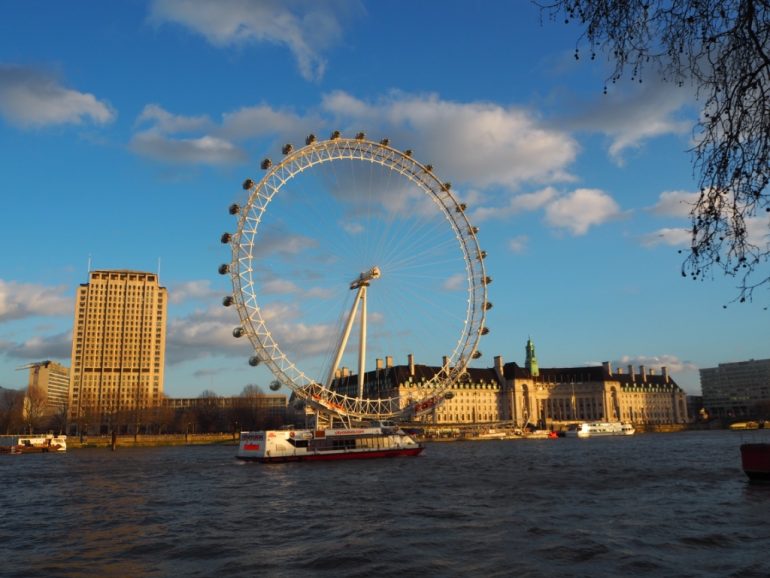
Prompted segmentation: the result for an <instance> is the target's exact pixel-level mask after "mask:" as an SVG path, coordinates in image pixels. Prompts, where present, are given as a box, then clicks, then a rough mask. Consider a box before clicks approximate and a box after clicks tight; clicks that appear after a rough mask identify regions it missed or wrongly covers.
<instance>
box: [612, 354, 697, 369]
mask: <svg viewBox="0 0 770 578" xmlns="http://www.w3.org/2000/svg"><path fill="white" fill-rule="evenodd" d="M612 363H613V365H614V366H615V367H618V368H622V369H623V370H624V371H625V370H626V366H627V365H632V366H634V371H637V372H638V371H639V366H640V365H643V366H644V367H645V369H654V370H656V371H660V369H661V368H662V367H665V368H667V369H668V371H669V373H679V372H682V371H695V370H697V369H698V367H697V366H696V365H695V364H693V363H692V362H690V361H683V360H681V359H679V358H678V357H677V356H676V355H670V354H663V355H633V356H632V355H624V356H622V357H621V358H620V359H619V360H617V361H613V362H612Z"/></svg>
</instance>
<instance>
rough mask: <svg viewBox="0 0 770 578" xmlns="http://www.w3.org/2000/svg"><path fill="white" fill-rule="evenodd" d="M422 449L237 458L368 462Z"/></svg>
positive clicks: (274, 460) (263, 460) (415, 453)
mask: <svg viewBox="0 0 770 578" xmlns="http://www.w3.org/2000/svg"><path fill="white" fill-rule="evenodd" d="M423 449H424V448H423V447H422V446H420V447H416V448H399V449H392V450H374V451H370V452H369V451H366V452H355V451H352V452H335V453H331V452H330V453H321V452H319V453H313V454H305V455H290V456H270V457H259V458H249V457H241V456H239V457H238V458H239V459H241V460H246V461H257V462H261V463H263V464H265V463H276V462H318V461H330V460H369V459H376V458H397V457H400V456H416V455H419V454H420V452H422V450H423Z"/></svg>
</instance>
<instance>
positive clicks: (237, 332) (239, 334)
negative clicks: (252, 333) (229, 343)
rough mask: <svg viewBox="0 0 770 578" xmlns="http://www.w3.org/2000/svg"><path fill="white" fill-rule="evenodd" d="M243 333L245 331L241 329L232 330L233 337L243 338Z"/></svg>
mask: <svg viewBox="0 0 770 578" xmlns="http://www.w3.org/2000/svg"><path fill="white" fill-rule="evenodd" d="M245 333H246V331H245V330H244V329H243V327H236V328H235V329H233V337H243V336H244V335H245Z"/></svg>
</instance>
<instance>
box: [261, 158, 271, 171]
mask: <svg viewBox="0 0 770 578" xmlns="http://www.w3.org/2000/svg"><path fill="white" fill-rule="evenodd" d="M259 166H260V167H262V170H263V171H266V170H267V169H269V168H270V167H272V166H273V161H271V160H270V159H265V160H263V161H262V164H260V165H259Z"/></svg>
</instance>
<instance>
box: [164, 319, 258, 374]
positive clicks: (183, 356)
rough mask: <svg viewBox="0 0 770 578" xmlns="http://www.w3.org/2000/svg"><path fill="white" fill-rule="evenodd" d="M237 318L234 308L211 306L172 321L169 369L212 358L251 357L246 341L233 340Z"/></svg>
mask: <svg viewBox="0 0 770 578" xmlns="http://www.w3.org/2000/svg"><path fill="white" fill-rule="evenodd" d="M237 325H238V316H237V314H236V313H235V311H233V310H232V309H231V308H225V307H216V306H212V307H209V308H207V309H203V310H196V311H194V312H192V313H190V314H189V315H186V316H182V317H176V318H173V319H169V321H168V327H167V333H166V360H167V362H168V363H169V365H174V364H177V363H181V362H183V361H188V360H191V359H198V358H201V357H207V356H211V355H225V356H242V357H243V358H244V359H245V358H246V357H247V356H248V355H249V352H250V350H251V346H250V344H249V342H248V340H246V338H243V339H236V338H235V337H233V328H234V327H236V326H237Z"/></svg>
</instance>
